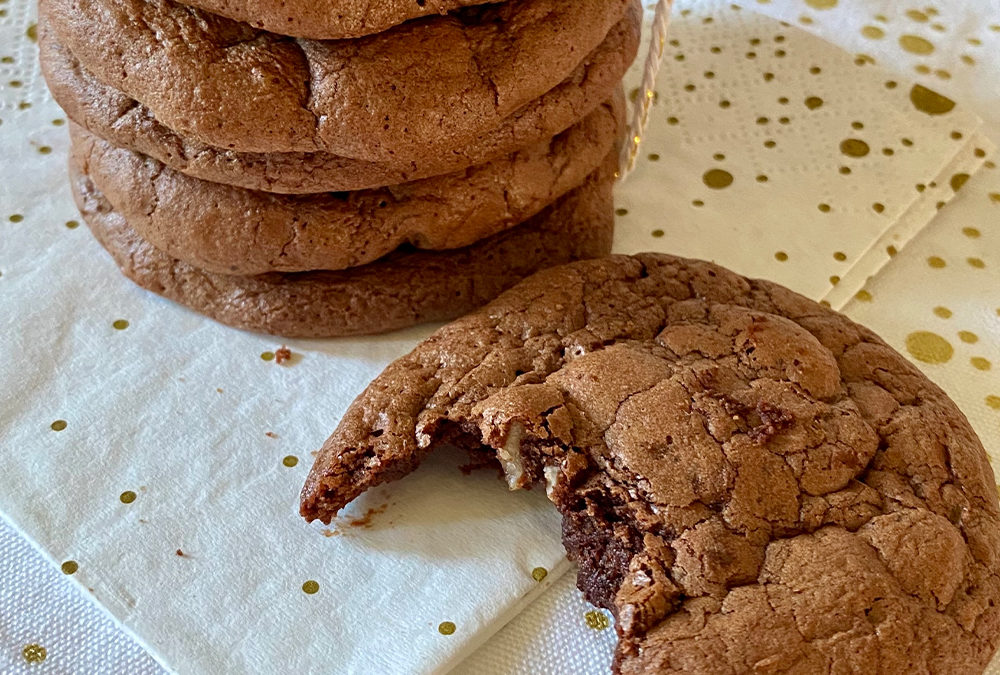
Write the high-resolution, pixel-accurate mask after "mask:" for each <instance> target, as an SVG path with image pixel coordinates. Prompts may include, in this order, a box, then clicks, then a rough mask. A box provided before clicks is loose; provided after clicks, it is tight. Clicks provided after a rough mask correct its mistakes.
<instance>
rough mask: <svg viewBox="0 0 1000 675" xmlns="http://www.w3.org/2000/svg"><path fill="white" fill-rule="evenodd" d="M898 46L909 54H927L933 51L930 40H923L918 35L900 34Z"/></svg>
mask: <svg viewBox="0 0 1000 675" xmlns="http://www.w3.org/2000/svg"><path fill="white" fill-rule="evenodd" d="M899 46H900V47H902V48H903V49H904V50H906V51H908V52H910V53H911V54H920V55H922V56H923V55H927V54H930V53H932V52H933V51H934V45H933V44H932V43H931V42H930V40H925V39H924V38H922V37H920V36H919V35H901V36H900V37H899Z"/></svg>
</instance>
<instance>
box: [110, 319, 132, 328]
mask: <svg viewBox="0 0 1000 675" xmlns="http://www.w3.org/2000/svg"><path fill="white" fill-rule="evenodd" d="M111 326H112V328H114V329H115V330H125V329H126V328H128V321H126V320H125V319H115V320H114V321H113V322H112V323H111Z"/></svg>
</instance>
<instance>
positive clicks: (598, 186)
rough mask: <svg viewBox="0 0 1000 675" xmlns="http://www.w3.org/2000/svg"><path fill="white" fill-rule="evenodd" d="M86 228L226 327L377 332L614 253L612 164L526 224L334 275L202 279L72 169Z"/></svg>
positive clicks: (153, 283) (152, 283) (152, 280)
mask: <svg viewBox="0 0 1000 675" xmlns="http://www.w3.org/2000/svg"><path fill="white" fill-rule="evenodd" d="M71 171H72V173H73V180H72V183H73V190H74V197H75V198H76V201H77V206H79V208H80V211H81V213H83V217H84V219H85V220H86V221H87V224H88V225H89V226H90V229H91V231H92V232H93V233H94V235H95V236H96V237H97V239H98V240H99V241H100V242H101V244H102V245H103V246H104V247H105V248H106V249H107V250H108V252H109V253H110V254H111V256H112V257H113V258H114V259H115V262H116V263H118V266H119V267H120V268H121V269H122V272H123V273H124V274H125V276H127V277H129V278H130V279H131V280H132V281H134V282H135V283H137V284H138V285H140V286H142V287H143V288H146V289H149V290H151V291H153V292H154V293H158V294H160V295H162V296H164V297H167V298H169V299H171V300H174V301H176V302H179V303H181V304H183V305H187V306H188V307H190V308H191V309H193V310H195V311H197V312H200V313H202V314H205V315H207V316H210V317H212V318H213V319H216V320H217V321H220V322H222V323H225V324H229V325H231V326H236V327H238V328H245V329H247V330H253V331H260V332H263V333H272V334H275V335H282V336H286V337H334V336H342V335H361V334H371V333H381V332H385V331H390V330H395V329H397V328H404V327H406V326H412V325H414V324H418V323H423V322H425V321H440V320H444V319H450V318H453V317H455V316H459V315H461V314H463V313H465V312H468V311H470V310H471V309H474V308H475V307H478V306H480V305H482V304H483V303H485V302H488V301H489V300H491V299H492V298H494V297H496V296H497V295H498V294H499V293H501V292H502V291H503V290H505V289H506V288H509V287H510V286H512V285H513V284H515V283H517V282H518V281H519V280H521V279H522V278H524V277H526V276H528V275H530V274H532V273H533V272H536V271H538V270H539V269H541V268H543V267H547V266H551V265H558V264H561V263H564V262H568V261H570V260H576V259H580V258H592V257H596V256H601V255H605V254H606V253H607V252H608V251H609V250H610V248H611V237H612V232H613V229H614V214H613V212H612V196H611V191H612V183H613V181H612V179H611V176H612V174H613V170H612V168H611V166H610V165H609V166H608V167H607V168H605V169H602V170H600V171H598V172H595V173H594V174H592V175H591V176H590V177H589V178H588V179H587V181H586V182H585V183H584V184H583V185H582V186H580V187H578V188H576V189H575V190H573V191H571V192H570V193H569V194H567V195H566V196H564V197H562V198H561V199H560V200H559V201H557V202H555V203H554V204H553V205H552V206H550V207H548V208H546V209H545V210H543V211H542V212H540V213H539V214H537V215H536V216H534V217H533V218H531V219H529V220H528V221H526V222H525V223H523V224H521V225H519V226H517V227H514V228H511V229H509V230H507V231H506V232H501V233H500V234H497V235H494V236H492V237H490V238H488V239H485V240H483V241H480V242H478V243H476V244H473V245H471V246H467V247H465V248H461V249H455V250H451V251H434V252H431V251H417V252H413V251H407V250H402V249H401V250H399V251H396V252H394V253H392V254H390V255H388V256H386V257H385V258H382V259H380V260H378V261H377V262H373V263H370V264H368V265H364V266H362V267H355V268H352V269H349V270H341V271H337V272H299V273H294V274H278V273H272V274H263V275H260V276H249V277H239V276H229V275H220V274H213V273H211V272H204V271H202V270H200V269H198V268H196V267H193V266H191V265H189V264H187V263H184V262H181V261H179V260H177V259H175V258H171V257H170V256H168V255H167V254H165V253H163V252H161V251H159V250H158V249H156V248H155V247H153V246H152V245H150V244H149V243H147V242H145V241H143V240H142V239H141V238H140V237H139V236H138V235H137V234H136V233H135V231H134V230H133V229H132V228H131V227H130V226H129V224H128V223H127V222H126V220H125V218H123V217H122V216H121V214H119V213H118V212H116V211H115V210H114V209H113V208H112V206H111V205H110V204H109V203H108V202H107V200H106V199H104V197H103V195H101V193H100V191H99V190H97V188H96V187H95V186H94V185H93V183H92V182H91V181H90V179H89V178H87V177H86V176H85V175H83V174H82V173H80V172H79V171H77V170H76V167H72V166H71Z"/></svg>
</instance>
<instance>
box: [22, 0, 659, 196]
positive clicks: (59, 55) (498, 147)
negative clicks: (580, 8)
mask: <svg viewBox="0 0 1000 675" xmlns="http://www.w3.org/2000/svg"><path fill="white" fill-rule="evenodd" d="M630 17H631V18H630V20H629V21H622V22H619V23H618V24H617V25H616V26H615V28H613V29H612V31H611V33H609V35H608V37H607V39H606V40H605V41H604V42H603V43H601V45H600V46H599V47H598V48H597V49H596V50H594V52H592V53H591V54H590V55H588V56H587V58H585V59H584V60H583V62H582V63H581V64H580V65H579V66H578V67H577V69H576V70H575V71H574V72H573V74H571V75H570V77H569V78H568V79H567V80H565V81H563V82H562V83H561V84H559V85H558V86H557V87H555V88H554V89H552V90H551V91H549V92H546V93H545V94H544V95H542V96H541V97H540V98H539V99H537V100H535V101H533V102H532V103H530V104H528V105H527V106H525V107H524V108H522V109H521V110H519V111H518V112H517V114H516V115H513V116H511V117H509V118H507V119H506V120H504V123H503V124H502V125H501V126H500V127H498V128H496V129H493V130H491V131H489V132H487V133H485V134H483V135H482V136H480V137H479V138H477V139H475V140H474V141H472V142H470V143H467V144H465V145H464V146H462V147H458V148H452V149H451V150H450V151H449V152H443V153H438V154H436V155H429V156H427V157H426V158H423V159H421V160H420V161H394V162H368V161H365V160H359V159H349V158H346V157H343V156H338V155H333V154H330V153H324V152H316V153H300V152H289V153H242V152H236V151H233V150H224V149H221V148H216V147H213V146H209V145H205V144H204V143H200V142H198V141H196V140H194V139H191V138H187V137H184V136H181V135H179V134H177V133H175V132H174V131H172V130H171V129H168V128H167V127H166V126H164V125H163V124H161V123H160V122H159V121H158V120H157V119H156V118H155V117H153V114H152V112H151V111H150V110H149V108H147V107H145V106H143V105H142V104H141V103H138V102H137V101H135V100H133V99H131V98H129V97H128V96H126V95H125V94H123V93H121V92H120V91H118V90H116V89H114V88H112V87H109V86H107V85H104V84H101V83H100V82H98V81H97V80H96V79H94V77H93V76H92V75H91V74H90V73H88V72H87V71H86V70H85V69H84V68H83V67H82V66H81V65H80V63H79V61H78V60H77V59H76V57H74V56H73V54H72V53H71V52H70V51H69V50H68V49H66V48H65V47H64V46H63V45H62V44H60V43H59V42H58V41H57V40H56V38H55V35H54V34H53V32H52V30H51V29H50V27H49V26H48V24H47V22H46V21H45V16H44V15H42V16H40V17H39V26H38V32H39V47H40V55H41V63H42V70H43V72H44V73H45V79H46V80H47V82H48V85H49V88H50V90H51V91H52V95H53V97H54V98H55V99H56V101H57V102H58V103H59V105H60V106H62V108H63V109H64V110H65V111H66V115H67V116H68V117H69V118H70V119H71V120H73V121H75V122H76V123H77V124H79V125H81V126H83V127H85V128H86V129H88V130H89V131H91V132H93V133H94V134H96V135H98V136H100V137H101V138H104V139H105V140H107V141H109V142H111V143H112V144H114V145H117V146H120V147H124V148H129V149H131V150H135V151H137V152H141V153H143V154H145V155H149V156H151V157H154V158H156V159H158V160H159V161H161V162H163V163H165V164H166V165H168V166H170V167H171V168H173V169H177V170H178V171H181V172H183V173H186V174H187V175H189V176H194V177H196V178H202V179H204V180H209V181H213V182H217V183H225V184H227V185H235V186H239V187H245V188H248V189H253V190H263V191H266V192H277V193H286V194H301V193H315V192H330V191H341V190H363V189H367V188H372V187H379V186H382V185H396V184H399V183H405V182H408V181H413V180H418V179H421V178H426V177H429V176H435V175H440V174H444V173H452V172H454V171H458V170H461V169H464V168H466V167H468V166H471V165H475V164H482V163H484V162H487V161H490V160H493V159H496V158H498V157H501V156H503V155H508V154H510V153H512V152H514V151H516V150H517V149H519V148H522V147H525V146H528V145H533V144H535V143H540V142H542V141H545V140H547V139H549V138H551V137H553V136H555V135H556V134H558V133H560V132H562V131H563V130H565V129H566V128H567V127H569V126H570V125H572V124H574V123H575V122H576V121H577V120H579V119H580V117H581V116H582V115H586V114H587V113H589V112H590V111H591V110H593V109H594V108H595V107H596V106H597V105H599V104H600V103H601V101H604V100H607V99H608V98H609V97H610V96H612V92H614V91H615V89H616V88H617V87H619V86H620V80H621V77H622V75H623V74H624V72H625V70H626V69H627V68H628V64H629V63H631V61H632V59H633V58H634V57H635V53H636V50H637V48H638V44H639V23H638V15H630Z"/></svg>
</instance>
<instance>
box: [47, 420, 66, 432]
mask: <svg viewBox="0 0 1000 675" xmlns="http://www.w3.org/2000/svg"><path fill="white" fill-rule="evenodd" d="M66 426H67V424H66V420H56V421H55V422H53V423H52V424H50V425H49V427H50V428H51V429H52V431H62V430H63V429H65V428H66Z"/></svg>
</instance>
